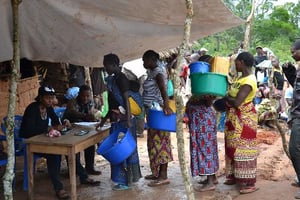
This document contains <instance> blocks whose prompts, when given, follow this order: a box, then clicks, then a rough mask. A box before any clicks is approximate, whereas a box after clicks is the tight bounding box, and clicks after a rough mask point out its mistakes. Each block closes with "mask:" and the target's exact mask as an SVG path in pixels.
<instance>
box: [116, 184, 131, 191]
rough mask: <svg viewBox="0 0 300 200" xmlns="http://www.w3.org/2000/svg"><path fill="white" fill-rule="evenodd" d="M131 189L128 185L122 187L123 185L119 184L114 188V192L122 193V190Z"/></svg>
mask: <svg viewBox="0 0 300 200" xmlns="http://www.w3.org/2000/svg"><path fill="white" fill-rule="evenodd" d="M129 189H130V187H128V186H127V185H122V184H118V185H115V186H114V187H113V190H115V191H122V190H129Z"/></svg>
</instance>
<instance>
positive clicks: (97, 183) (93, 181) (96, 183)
mask: <svg viewBox="0 0 300 200" xmlns="http://www.w3.org/2000/svg"><path fill="white" fill-rule="evenodd" d="M100 183H101V182H100V181H95V180H93V179H89V178H87V179H85V180H84V181H82V182H81V184H84V185H91V186H98V185H100Z"/></svg>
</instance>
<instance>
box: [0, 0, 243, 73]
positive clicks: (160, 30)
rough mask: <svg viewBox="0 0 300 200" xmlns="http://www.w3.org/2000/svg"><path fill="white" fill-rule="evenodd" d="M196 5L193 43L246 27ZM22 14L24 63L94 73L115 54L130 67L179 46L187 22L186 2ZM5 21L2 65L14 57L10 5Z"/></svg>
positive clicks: (74, 5)
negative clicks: (64, 65) (148, 54)
mask: <svg viewBox="0 0 300 200" xmlns="http://www.w3.org/2000/svg"><path fill="white" fill-rule="evenodd" d="M193 4H194V17H193V22H192V31H191V39H192V40H196V39H200V38H203V37H205V36H208V35H211V34H213V33H217V32H221V31H224V30H226V29H229V28H231V27H235V26H238V25H240V24H242V23H243V20H241V19H240V18H238V17H236V16H235V15H233V14H232V13H231V12H230V10H229V9H228V8H226V7H225V5H224V4H223V2H222V1H221V0H194V1H193ZM19 10H20V40H21V49H20V52H21V56H20V57H21V58H22V57H26V58H28V59H31V60H43V61H49V62H65V63H72V64H77V65H82V66H91V67H97V66H98V67H99V66H102V58H103V55H105V54H107V53H111V52H113V53H116V54H118V55H119V57H120V59H121V61H122V62H126V61H129V60H133V59H136V58H140V57H141V55H142V53H143V52H144V51H145V50H148V49H154V50H156V51H162V50H167V49H170V48H173V47H176V46H179V45H180V43H181V41H182V38H183V31H184V30H183V27H184V21H185V16H186V8H185V1H184V0H181V1H179V0H160V1H152V0H109V1H108V0H23V1H22V3H21V4H20V7H19ZM0 16H1V17H0V27H1V28H0V38H1V42H0V62H1V61H5V60H10V59H12V54H13V42H12V26H13V25H12V11H11V1H10V0H0Z"/></svg>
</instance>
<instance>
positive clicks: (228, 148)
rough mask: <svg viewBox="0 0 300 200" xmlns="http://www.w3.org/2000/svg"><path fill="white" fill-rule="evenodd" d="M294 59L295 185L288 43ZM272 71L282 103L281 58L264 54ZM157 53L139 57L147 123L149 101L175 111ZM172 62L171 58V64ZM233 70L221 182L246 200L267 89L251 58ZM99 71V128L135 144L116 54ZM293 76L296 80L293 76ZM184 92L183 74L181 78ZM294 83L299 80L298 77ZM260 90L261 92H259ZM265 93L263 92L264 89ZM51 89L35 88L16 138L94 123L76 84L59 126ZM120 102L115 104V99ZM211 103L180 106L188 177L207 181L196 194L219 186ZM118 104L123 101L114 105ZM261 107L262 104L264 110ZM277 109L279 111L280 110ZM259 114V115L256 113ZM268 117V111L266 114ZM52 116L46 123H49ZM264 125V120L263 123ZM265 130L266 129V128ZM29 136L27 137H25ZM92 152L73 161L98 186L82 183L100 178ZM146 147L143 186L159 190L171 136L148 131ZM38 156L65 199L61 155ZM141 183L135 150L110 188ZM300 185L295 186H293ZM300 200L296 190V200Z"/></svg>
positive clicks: (297, 47) (126, 86)
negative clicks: (102, 95) (103, 110)
mask: <svg viewBox="0 0 300 200" xmlns="http://www.w3.org/2000/svg"><path fill="white" fill-rule="evenodd" d="M260 49H262V48H261V47H258V48H257V50H258V51H259V52H260ZM202 50H203V52H201V56H200V57H199V58H198V60H203V59H204V60H205V59H206V60H207V59H208V60H209V59H210V58H211V57H210V56H209V55H206V52H207V49H202ZM291 52H292V57H293V58H294V59H295V61H296V66H293V65H291V64H289V65H286V66H285V67H283V72H284V74H285V76H286V77H287V79H288V81H289V83H290V85H291V86H293V88H294V92H293V94H294V95H293V97H291V96H289V98H293V99H294V101H293V103H292V104H291V105H290V104H289V106H290V109H289V110H290V117H289V121H288V123H289V125H290V127H291V139H290V144H289V150H290V153H291V159H292V163H293V166H294V168H295V171H296V173H297V177H298V180H300V168H299V166H300V156H299V155H300V149H299V148H298V146H299V145H298V141H299V138H300V137H299V136H298V132H299V131H298V128H299V127H300V126H299V125H298V124H300V122H299V123H298V122H297V120H298V115H299V113H300V111H299V110H298V109H299V106H298V104H297V92H298V90H297V86H298V85H300V84H298V82H297V81H298V79H297V78H300V75H299V74H298V68H299V66H298V65H299V62H300V41H297V42H295V43H294V44H293V46H292V49H291ZM269 56H270V57H272V58H271V59H272V64H273V67H274V71H275V72H274V80H275V81H276V82H275V86H274V87H275V89H276V91H277V90H279V92H278V93H280V99H279V98H278V101H279V102H280V101H281V98H284V95H283V91H282V83H281V82H282V81H284V80H283V79H282V77H281V76H280V75H282V74H281V73H282V71H281V70H280V69H281V68H280V67H279V60H278V59H277V58H275V57H274V54H272V55H271V54H270V55H269ZM159 61H160V57H159V54H158V53H157V52H155V51H153V50H148V51H145V52H144V54H143V62H144V68H145V69H146V70H147V78H146V79H145V81H144V82H143V85H142V86H140V87H142V88H143V93H142V96H143V110H144V111H145V116H146V118H147V117H148V113H149V109H150V108H151V106H152V105H153V102H157V103H158V104H159V105H160V106H161V108H162V110H163V112H164V113H165V114H166V115H170V114H171V113H172V112H173V111H172V110H171V108H170V105H169V99H170V97H169V96H168V92H167V89H168V88H167V85H168V75H167V69H166V68H164V67H162V66H161V65H159ZM172 62H174V60H172ZM233 62H234V63H233V64H234V66H235V71H236V73H237V74H239V75H240V76H239V77H237V78H235V79H234V80H233V82H232V83H231V84H230V87H229V89H228V94H227V96H226V97H225V102H226V118H225V127H224V134H225V172H226V180H225V182H224V184H226V185H234V184H238V186H239V192H240V193H241V194H247V193H251V192H255V191H256V190H258V187H257V186H256V184H255V183H256V173H257V157H258V154H259V153H258V148H257V138H256V133H257V124H258V122H259V121H260V120H266V118H262V117H259V116H258V114H259V113H260V110H262V109H259V108H258V107H256V106H255V101H254V99H255V97H256V96H257V91H259V92H260V94H261V95H264V98H268V95H269V93H268V92H266V90H265V89H266V87H265V86H266V85H261V83H259V85H258V84H257V78H256V76H255V73H253V70H252V67H253V66H255V62H257V58H255V57H254V56H253V55H252V54H251V53H249V52H246V51H244V50H243V51H240V52H239V53H237V54H236V55H235V57H234V61H233ZM103 65H104V68H105V71H106V72H107V74H108V77H107V78H106V80H107V91H108V103H109V111H108V113H107V114H106V115H105V116H104V117H102V119H101V121H100V123H99V124H98V125H97V127H102V126H103V125H104V124H105V122H106V121H107V120H109V122H110V123H111V130H110V132H111V133H112V132H113V131H115V130H118V129H120V128H126V129H129V130H130V134H132V136H133V138H134V139H135V142H137V133H136V125H137V122H136V116H134V115H132V113H131V106H130V102H129V92H130V91H131V90H135V88H132V86H131V84H130V81H129V80H128V78H127V77H126V76H125V74H124V73H122V71H121V68H120V60H119V58H118V56H117V55H115V54H108V55H105V56H104V59H103ZM183 71H184V70H183ZM298 75H299V77H298ZM182 78H183V79H182V80H183V81H184V84H182V86H183V87H186V81H187V80H186V78H187V76H184V75H183V76H182ZM299 80H300V79H299ZM258 87H259V88H260V89H258ZM262 88H263V89H262ZM54 96H55V91H54V89H53V88H52V87H50V86H41V87H40V88H39V91H38V97H37V98H36V101H35V102H33V103H31V104H30V105H29V106H28V107H27V108H26V110H25V113H24V116H23V121H22V125H21V130H20V136H21V137H24V138H29V137H32V136H35V135H38V134H43V133H45V132H47V133H50V132H51V131H54V130H56V131H61V130H63V129H64V128H66V127H70V126H71V123H74V122H80V121H98V120H99V119H97V118H96V115H95V113H96V112H97V110H96V109H95V108H94V104H93V100H92V97H91V88H90V87H89V86H87V85H82V86H81V87H80V88H79V91H78V95H75V97H74V98H73V99H69V101H68V102H67V107H66V111H65V114H64V116H63V120H62V121H63V123H61V122H60V120H59V119H58V117H57V116H56V115H55V113H54V110H53V102H52V101H53V99H54ZM119 99H121V100H119ZM215 99H216V97H214V96H210V95H206V96H197V95H190V96H188V100H187V103H186V116H187V118H188V128H189V133H190V170H191V175H192V176H193V177H196V176H207V179H206V180H203V181H201V182H199V184H201V187H195V190H197V191H199V192H205V191H210V190H214V189H215V188H216V184H218V180H217V176H216V173H217V172H218V170H219V155H218V142H217V117H216V114H217V113H216V111H215V110H214V108H213V106H212V104H213V102H214V101H215ZM120 101H121V102H120ZM262 105H263V104H262ZM280 105H281V107H279V108H277V110H276V112H278V111H279V110H280V109H281V108H282V104H280ZM257 111H258V112H257ZM264 114H266V113H264ZM49 118H51V124H49ZM264 122H265V121H264ZM266 124H268V123H266ZM28 134H30V135H28ZM95 148H96V147H95V146H94V145H93V146H91V147H89V148H87V149H86V150H85V151H84V155H85V156H84V157H85V168H84V167H83V166H82V165H81V161H80V155H79V154H78V155H76V173H77V175H78V176H79V177H80V182H81V183H82V184H88V185H92V186H96V185H99V184H100V181H95V180H93V179H90V178H89V177H88V174H91V175H100V174H101V172H100V171H98V170H97V169H95V168H94V167H95V163H94V157H95ZM147 149H148V156H149V166H150V169H151V173H150V174H148V175H146V176H145V177H144V178H145V179H146V180H149V183H148V184H147V185H148V186H150V187H157V186H162V185H166V184H170V179H169V177H168V164H169V163H170V162H172V161H173V155H172V147H171V138H170V132H167V131H161V130H155V129H151V128H148V129H147ZM41 156H42V157H45V158H46V159H47V168H48V172H49V175H50V178H51V181H52V184H53V187H54V190H55V192H56V196H57V197H58V198H59V199H68V198H69V195H68V193H67V192H66V191H65V190H64V187H63V185H62V183H61V181H60V178H59V170H60V164H58V161H60V156H59V155H49V154H43V155H41ZM141 177H142V174H141V169H140V163H139V155H138V150H137V148H136V149H135V150H134V152H133V153H132V154H131V155H130V156H129V157H128V158H127V159H126V160H125V161H124V162H123V163H121V164H118V165H111V180H112V181H113V182H114V183H115V185H114V186H113V188H112V189H113V190H128V189H130V188H131V185H132V184H133V183H135V182H137V181H139V179H140V178H141ZM296 185H297V186H300V184H299V182H297V183H296ZM295 198H298V199H300V192H299V193H297V195H296V197H295Z"/></svg>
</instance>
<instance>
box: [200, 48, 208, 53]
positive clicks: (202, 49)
mask: <svg viewBox="0 0 300 200" xmlns="http://www.w3.org/2000/svg"><path fill="white" fill-rule="evenodd" d="M200 51H206V52H208V50H207V49H206V48H204V47H202V48H201V49H200Z"/></svg>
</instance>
